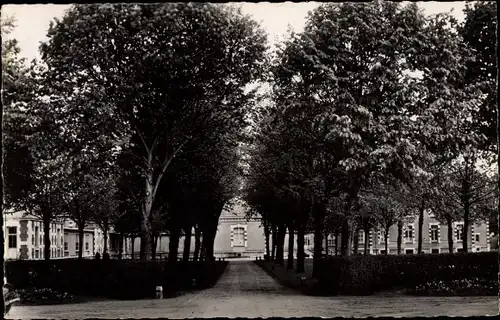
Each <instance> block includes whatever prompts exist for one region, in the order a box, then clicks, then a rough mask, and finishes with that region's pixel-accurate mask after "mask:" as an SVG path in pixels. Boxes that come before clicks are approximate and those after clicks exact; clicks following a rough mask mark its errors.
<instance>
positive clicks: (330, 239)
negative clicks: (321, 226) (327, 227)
mask: <svg viewBox="0 0 500 320" xmlns="http://www.w3.org/2000/svg"><path fill="white" fill-rule="evenodd" d="M328 246H329V247H335V238H334V237H329V238H328Z"/></svg>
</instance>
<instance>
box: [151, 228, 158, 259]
mask: <svg viewBox="0 0 500 320" xmlns="http://www.w3.org/2000/svg"><path fill="white" fill-rule="evenodd" d="M159 238H160V233H159V232H157V233H156V234H155V235H154V236H153V245H152V246H151V259H152V260H156V250H157V249H158V239H159Z"/></svg>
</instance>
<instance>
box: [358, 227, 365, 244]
mask: <svg viewBox="0 0 500 320" xmlns="http://www.w3.org/2000/svg"><path fill="white" fill-rule="evenodd" d="M358 243H363V244H364V243H365V232H364V231H363V230H361V231H360V232H359V234H358Z"/></svg>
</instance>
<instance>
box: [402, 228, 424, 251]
mask: <svg viewBox="0 0 500 320" xmlns="http://www.w3.org/2000/svg"><path fill="white" fill-rule="evenodd" d="M420 229H422V228H420ZM402 243H403V220H399V221H398V254H401V246H402Z"/></svg>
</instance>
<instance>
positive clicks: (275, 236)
mask: <svg viewBox="0 0 500 320" xmlns="http://www.w3.org/2000/svg"><path fill="white" fill-rule="evenodd" d="M271 237H272V244H271V245H272V250H271V260H272V261H274V258H275V256H276V242H277V241H276V238H277V232H276V226H274V225H273V226H272V234H271Z"/></svg>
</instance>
